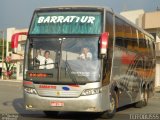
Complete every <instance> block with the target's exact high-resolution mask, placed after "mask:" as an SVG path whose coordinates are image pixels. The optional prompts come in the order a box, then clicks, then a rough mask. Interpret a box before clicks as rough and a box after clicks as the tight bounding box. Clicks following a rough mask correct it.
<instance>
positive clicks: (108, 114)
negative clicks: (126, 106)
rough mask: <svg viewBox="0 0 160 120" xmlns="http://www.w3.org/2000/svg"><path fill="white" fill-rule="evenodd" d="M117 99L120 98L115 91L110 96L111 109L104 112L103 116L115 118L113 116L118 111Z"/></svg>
mask: <svg viewBox="0 0 160 120" xmlns="http://www.w3.org/2000/svg"><path fill="white" fill-rule="evenodd" d="M117 100H118V99H117V94H116V92H113V93H112V94H111V97H110V110H107V111H105V112H103V113H102V115H101V117H102V118H107V119H109V118H113V116H114V115H115V113H116V108H117Z"/></svg>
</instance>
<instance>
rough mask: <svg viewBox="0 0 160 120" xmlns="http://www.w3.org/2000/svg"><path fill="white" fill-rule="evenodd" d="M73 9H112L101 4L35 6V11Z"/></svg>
mask: <svg viewBox="0 0 160 120" xmlns="http://www.w3.org/2000/svg"><path fill="white" fill-rule="evenodd" d="M58 9H59V10H74V9H79V10H100V11H102V10H104V9H106V10H108V11H111V12H112V9H110V8H107V7H102V6H77V5H73V6H56V7H41V8H37V9H36V10H35V11H50V10H58Z"/></svg>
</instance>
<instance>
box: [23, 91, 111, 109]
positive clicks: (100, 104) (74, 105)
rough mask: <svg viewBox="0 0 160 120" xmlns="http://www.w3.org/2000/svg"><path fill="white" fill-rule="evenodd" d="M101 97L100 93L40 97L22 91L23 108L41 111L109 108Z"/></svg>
mask: <svg viewBox="0 0 160 120" xmlns="http://www.w3.org/2000/svg"><path fill="white" fill-rule="evenodd" d="M102 97H103V95H102V93H100V94H95V95H89V96H80V97H77V98H54V97H42V96H39V95H35V94H28V93H24V99H25V108H26V109H27V110H42V111H74V112H102V111H105V110H107V108H109V105H108V104H107V100H104V99H103V98H102ZM54 103H58V104H57V105H56V104H54ZM59 103H60V104H59ZM108 103H109V102H108ZM107 105H108V106H107Z"/></svg>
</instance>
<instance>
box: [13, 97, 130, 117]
mask: <svg viewBox="0 0 160 120" xmlns="http://www.w3.org/2000/svg"><path fill="white" fill-rule="evenodd" d="M12 104H13V107H14V109H15V110H16V112H17V114H18V115H19V118H20V120H21V119H23V120H30V119H31V120H32V118H34V120H36V119H37V120H41V119H42V120H45V119H47V120H50V119H61V120H63V119H72V120H77V119H80V120H95V119H99V120H103V119H102V118H101V117H100V114H99V113H97V114H96V113H90V112H59V114H58V115H57V116H49V117H48V116H46V115H45V114H44V113H43V111H28V110H25V108H24V99H23V98H18V99H15V100H14V101H13V103H12ZM131 107H133V105H127V106H125V107H121V108H119V109H117V113H116V116H115V117H114V118H113V119H112V120H114V119H116V118H119V117H120V116H121V117H122V118H124V117H126V115H120V114H118V112H120V111H123V110H125V109H128V108H131Z"/></svg>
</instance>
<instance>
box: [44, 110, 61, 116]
mask: <svg viewBox="0 0 160 120" xmlns="http://www.w3.org/2000/svg"><path fill="white" fill-rule="evenodd" d="M43 112H44V114H45V115H46V116H48V117H54V116H58V113H59V112H58V111H43Z"/></svg>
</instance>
